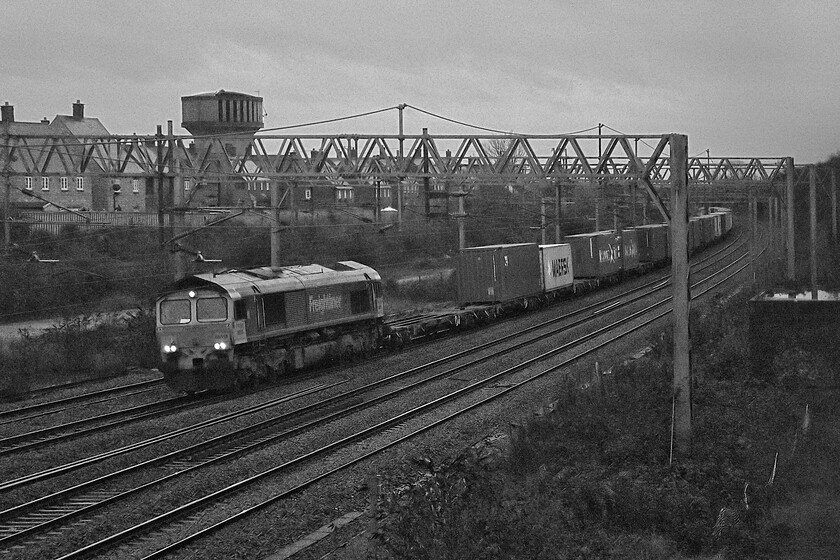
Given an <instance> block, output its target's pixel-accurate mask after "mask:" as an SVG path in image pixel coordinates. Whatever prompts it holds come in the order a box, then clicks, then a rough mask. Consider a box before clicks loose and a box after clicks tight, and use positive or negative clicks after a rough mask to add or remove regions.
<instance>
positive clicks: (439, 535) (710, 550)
mask: <svg viewBox="0 0 840 560" xmlns="http://www.w3.org/2000/svg"><path fill="white" fill-rule="evenodd" d="M746 301H747V298H746V297H745V296H737V297H735V298H732V300H730V301H718V302H716V303H715V304H713V305H712V306H711V308H709V309H707V310H706V313H702V314H698V315H697V316H696V317H695V327H696V330H695V332H697V331H698V330H699V331H701V332H700V333H699V336H698V340H702V341H703V344H702V346H698V347H696V348H695V350H696V352H695V357H696V358H695V361H696V363H697V362H699V364H697V365H698V366H699V368H698V369H700V370H701V371H702V375H701V376H700V377H699V378H698V379H697V385H696V393H695V394H696V399H695V407H696V408H695V424H694V427H695V429H694V438H693V442H692V445H693V453H692V456H691V457H689V458H679V460H678V461H677V462H675V463H674V464H673V465H669V440H668V434H669V425H670V414H671V410H670V394H671V387H670V384H671V373H670V371H671V369H670V363H669V360H668V357H667V351H663V349H662V348H655V350H654V352H652V353H651V356H652V357H649V358H643V359H640V360H636V361H634V362H631V363H628V364H624V365H621V366H618V367H616V368H613V371H612V374H611V375H610V376H608V377H607V379H609V381H608V382H607V383H606V384H605V386H604V391H600V390H588V391H566V392H565V393H564V394H563V395H562V396H561V405H560V406H559V407H558V410H560V411H561V412H558V413H554V414H550V415H548V416H545V417H542V418H538V419H535V420H533V421H532V422H529V424H528V425H527V426H525V427H524V429H523V430H521V431H520V432H518V433H517V436H518V437H516V438H514V440H513V441H512V442H511V444H510V447H509V450H508V453H507V456H506V459H505V460H504V461H503V462H501V463H499V464H495V465H487V464H484V463H482V462H481V461H480V460H477V459H476V457H475V456H474V455H471V454H470V453H467V454H465V455H464V456H462V457H459V458H458V459H456V460H455V461H453V462H451V463H447V464H444V465H441V466H433V467H431V468H430V469H429V472H428V473H427V474H425V475H424V476H422V477H421V478H420V479H415V480H412V481H410V482H408V483H404V484H403V485H402V486H399V487H393V488H392V489H391V491H390V492H389V493H388V494H387V496H386V498H385V501H384V506H383V509H384V512H385V513H386V514H387V515H386V516H385V517H384V519H383V522H382V526H381V530H380V532H379V534H378V535H377V542H378V543H380V545H381V546H380V547H379V548H378V550H377V552H378V554H379V555H380V557H383V558H413V559H426V558H502V557H503V558H611V559H613V558H650V559H659V558H662V559H664V558H680V557H697V556H698V555H701V556H700V557H704V558H711V557H716V558H764V557H767V556H768V555H769V554H770V553H771V552H774V551H779V550H784V549H785V548H787V547H790V546H791V545H792V543H793V538H794V537H793V534H794V532H793V530H792V527H791V526H790V525H789V524H788V523H787V522H786V521H785V520H779V519H776V518H774V516H773V515H772V514H771V512H772V511H773V508H774V506H777V505H778V504H779V503H783V502H784V501H785V500H787V499H788V495H789V493H790V491H791V489H792V488H795V485H796V484H799V485H801V484H802V483H801V482H793V481H794V480H796V478H797V475H798V474H799V470H801V468H802V466H801V465H802V464H803V463H805V462H808V461H804V460H803V459H808V460H810V459H809V457H807V456H806V453H807V452H811V453H813V450H810V451H807V452H806V451H805V449H806V448H805V447H804V446H805V445H806V444H805V442H806V440H807V438H806V437H805V434H804V433H803V430H802V412H803V410H804V403H803V400H802V397H803V394H802V393H800V392H796V391H792V390H791V387H796V386H798V385H799V384H806V385H808V384H813V383H814V382H817V381H819V380H820V379H825V374H824V372H823V373H819V372H817V371H816V370H815V368H814V367H812V365H813V364H814V363H817V361H815V360H811V361H807V360H806V361H805V365H804V366H803V365H802V361H801V360H796V361H795V365H794V361H793V360H791V359H788V360H787V361H785V360H784V359H782V360H780V361H779V362H778V363H777V364H776V368H777V371H775V372H774V375H773V377H772V380H776V381H783V383H778V382H777V383H774V382H768V380H755V379H753V378H751V377H749V375H748V372H749V371H750V369H749V368H748V367H744V366H748V360H747V358H746V356H745V354H746V353H747V351H748V345H746V344H743V343H741V344H729V343H725V341H728V340H732V339H735V340H742V341H743V339H739V338H738V337H739V336H741V335H739V334H738V332H741V333H743V332H744V331H745V329H744V322H745V321H747V313H746V310H745V306H746ZM666 338H667V337H666ZM663 344H664V345H667V341H666V340H665V339H661V340H657V341H655V342H654V346H661V345H663ZM806 370H807V371H806ZM792 378H796V379H795V382H794V380H793V379H792ZM772 380H771V381H772ZM836 396H837V395H836V390H833V389H830V388H829V387H824V388H823V391H822V396H821V400H822V401H823V402H829V401H832V400H836ZM808 398H811V399H812V398H813V392H811V393H810V394H809V396H808ZM826 399H828V400H826ZM815 406H819V404H817V403H815ZM797 444H798V445H799V449H800V451H797V449H796V446H797ZM809 449H810V448H809ZM777 453H778V454H777ZM812 470H813V469H812ZM773 473H776V476H775V477H774V476H773ZM818 478H819V477H817V479H818ZM771 479H772V481H773V482H772V483H771ZM747 483H749V484H747ZM745 495H747V496H748V497H747V498H745V497H744V496H745ZM747 505H749V507H747ZM721 510H723V511H725V512H727V513H726V515H721V514H720V512H721ZM716 526H717V528H716Z"/></svg>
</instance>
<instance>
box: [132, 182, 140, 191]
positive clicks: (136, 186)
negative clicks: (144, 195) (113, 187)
mask: <svg viewBox="0 0 840 560" xmlns="http://www.w3.org/2000/svg"><path fill="white" fill-rule="evenodd" d="M131 192H133V193H135V194H137V193H139V192H140V179H132V180H131Z"/></svg>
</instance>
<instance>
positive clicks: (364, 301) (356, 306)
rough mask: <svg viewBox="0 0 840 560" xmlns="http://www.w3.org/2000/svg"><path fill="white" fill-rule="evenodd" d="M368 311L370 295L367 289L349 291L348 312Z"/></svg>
mask: <svg viewBox="0 0 840 560" xmlns="http://www.w3.org/2000/svg"><path fill="white" fill-rule="evenodd" d="M369 311H370V295H369V294H368V291H367V289H362V290H354V291H352V292H350V313H354V314H355V313H367V312H369Z"/></svg>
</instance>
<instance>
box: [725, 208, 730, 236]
mask: <svg viewBox="0 0 840 560" xmlns="http://www.w3.org/2000/svg"><path fill="white" fill-rule="evenodd" d="M730 231H732V210H725V211H724V212H723V234H724V235H726V234H727V233H729V232H730Z"/></svg>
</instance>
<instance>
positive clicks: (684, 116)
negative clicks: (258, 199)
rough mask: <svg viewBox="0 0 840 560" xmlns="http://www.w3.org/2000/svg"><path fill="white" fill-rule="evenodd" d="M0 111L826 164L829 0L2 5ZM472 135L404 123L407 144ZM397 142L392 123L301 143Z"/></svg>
mask: <svg viewBox="0 0 840 560" xmlns="http://www.w3.org/2000/svg"><path fill="white" fill-rule="evenodd" d="M0 13H2V19H3V25H2V33H0V44H1V45H2V55H0V78H2V79H1V80H0V92H1V93H2V96H1V97H0V103H2V102H5V101H8V102H9V103H11V104H12V105H14V106H15V116H16V118H17V120H29V121H35V120H40V119H41V118H42V117H45V116H46V117H48V118H52V117H54V116H55V115H56V114H68V113H70V112H71V104H72V102H73V101H75V100H76V99H80V100H81V101H82V102H83V103H85V104H86V114H87V115H88V116H95V117H98V118H99V119H100V120H101V121H102V123H103V124H104V125H105V126H106V127H107V128H108V130H110V131H111V132H112V133H114V134H129V133H133V132H136V133H138V134H152V133H154V130H155V125H157V124H162V125H164V127H165V123H166V121H167V120H173V121H174V122H175V124H176V132H177V133H181V134H185V133H186V132H185V131H183V130H181V129H180V127H179V126H178V125H179V124H180V121H181V112H180V98H181V96H182V95H190V94H194V93H201V92H207V91H215V90H218V89H227V90H233V91H242V92H246V93H253V94H257V93H259V95H261V96H262V97H263V98H264V104H265V108H266V110H267V112H268V116H267V117H266V119H265V124H266V127H279V126H286V125H292V124H297V123H303V122H311V121H316V120H321V119H328V118H334V117H341V116H344V115H350V114H356V113H361V112H366V111H371V110H375V109H380V108H385V107H391V106H395V105H397V104H399V103H408V104H411V105H414V106H417V107H420V108H422V109H425V110H428V111H431V112H433V113H438V114H441V115H445V116H447V117H450V118H453V119H457V120H461V121H466V122H469V123H473V124H477V125H481V126H486V127H490V128H494V129H500V130H506V131H515V132H521V133H563V132H571V131H575V130H581V129H586V128H590V127H592V126H596V125H597V124H598V123H599V122H601V123H604V124H606V125H608V126H610V127H612V128H614V129H616V130H619V131H621V132H623V133H629V134H662V133H669V132H679V133H684V134H687V135H688V137H689V153H690V154H695V153H699V152H701V151H704V150H706V149H707V148H708V149H709V150H710V151H711V154H712V156H713V157H714V156H715V155H717V156H761V157H769V156H787V155H791V156H794V157H795V158H796V160H797V162H798V163H811V162H816V161H821V160H825V159H826V158H828V157H829V156H830V155H832V154H834V153H837V152H840V126H838V125H840V93H838V85H840V64H838V52H839V51H840V49H838V47H839V46H840V2H838V1H837V0H822V1H812V2H811V1H799V0H785V1H778V2H777V1H759V0H740V1H737V2H736V1H719V2H716V1H702V0H701V1H692V2H683V1H661V2H644V1H636V2H629V1H617V0H616V1H597V0H595V1H593V0H586V1H580V2H578V1H555V2H549V1H545V2H526V1H522V2H518V1H514V0H507V1H484V2H471V1H464V0H459V1H457V2H451V1H445V2H444V1H441V2H439V1H429V0H427V1H416V0H415V1H411V2H400V1H393V0H391V1H367V0H353V1H352V2H350V1H348V2H320V1H316V0H308V1H306V2H288V1H286V2H282V1H273V2H256V1H255V2H247V1H228V2H221V1H218V0H203V1H197V0H196V1H179V2H172V1H167V2H162V1H145V2H142V1H135V2H125V1H122V0H113V1H89V0H84V1H81V0H72V1H71V0H64V1H58V0H39V1H38V2H35V1H32V0H26V1H23V0H6V1H5V2H4V3H3V8H2V12H0ZM424 126H425V127H428V128H429V131H430V132H431V133H432V134H434V133H436V132H437V133H472V132H475V131H470V130H469V129H465V128H461V127H455V126H454V125H451V124H448V123H446V122H444V121H440V120H437V119H433V118H431V117H428V116H426V115H423V114H421V113H418V112H416V111H411V110H407V111H406V113H405V132H406V133H407V134H418V133H420V128H421V127H424ZM396 130H397V113H396V112H388V113H384V114H382V115H379V116H375V117H367V118H364V119H358V120H352V121H345V122H342V123H337V124H331V125H322V126H319V127H315V128H311V129H307V130H306V132H311V133H325V134H326V133H366V132H371V133H374V132H393V133H396Z"/></svg>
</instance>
